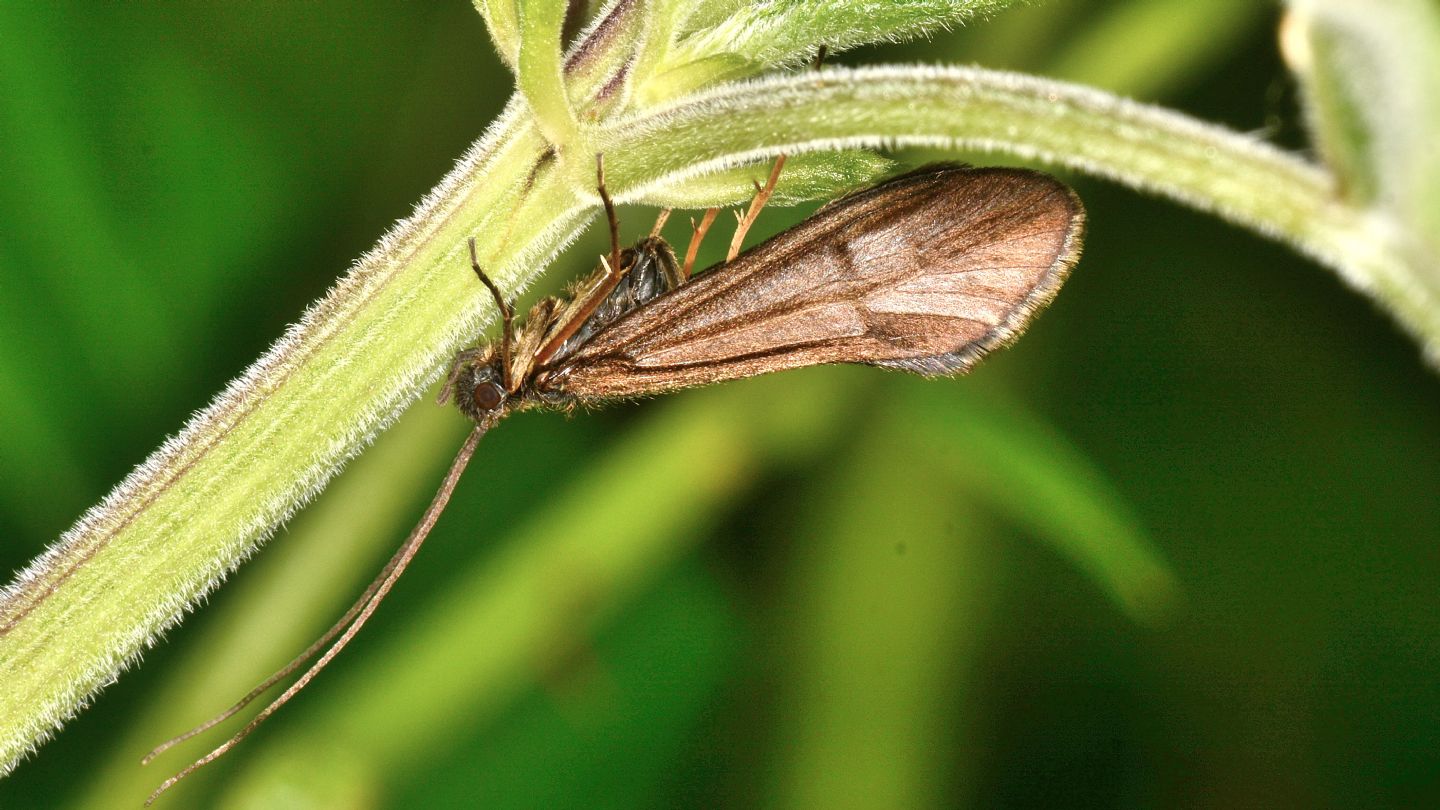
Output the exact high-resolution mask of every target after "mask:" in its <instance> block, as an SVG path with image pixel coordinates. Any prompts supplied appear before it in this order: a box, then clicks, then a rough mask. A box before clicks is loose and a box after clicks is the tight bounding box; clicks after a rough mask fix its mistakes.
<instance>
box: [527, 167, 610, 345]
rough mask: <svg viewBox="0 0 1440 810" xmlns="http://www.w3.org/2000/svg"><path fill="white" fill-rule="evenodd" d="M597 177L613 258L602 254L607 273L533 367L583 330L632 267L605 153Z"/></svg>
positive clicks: (555, 335)
mask: <svg viewBox="0 0 1440 810" xmlns="http://www.w3.org/2000/svg"><path fill="white" fill-rule="evenodd" d="M595 179H596V180H597V181H598V186H599V190H600V201H601V202H603V203H605V216H606V218H607V219H609V220H610V259H609V261H606V259H605V257H604V256H601V257H600V263H601V264H603V265H604V266H605V276H604V277H603V278H601V279H600V282H599V283H598V284H596V285H595V286H594V287H593V288H592V289H591V290H590V291H589V292H588V293H586V294H585V298H584V300H583V301H582V302H581V303H580V304H579V305H578V306H576V307H574V308H572V309H571V310H570V314H569V316H568V317H567V319H566V320H565V322H564V323H562V324H559V325H558V326H556V327H555V334H554V335H553V336H552V337H551V338H550V340H548V341H547V342H546V343H545V345H544V346H541V347H540V350H539V351H538V352H536V353H535V358H534V360H533V361H532V363H531V365H530V367H531V368H539V367H540V366H543V365H545V363H546V361H548V360H549V359H550V358H551V357H554V356H555V352H558V351H560V347H561V346H563V345H564V344H565V341H567V340H569V339H570V336H571V335H573V334H575V333H576V332H577V331H579V329H580V325H581V324H583V323H585V321H586V319H588V318H589V317H590V316H591V315H593V314H595V310H596V309H598V308H599V307H600V304H601V302H603V301H604V300H605V298H606V296H608V295H610V292H611V291H612V290H614V289H615V287H616V285H618V284H619V283H620V279H622V278H624V277H625V273H627V272H628V271H629V270H630V268H629V267H626V266H623V265H621V264H620V221H619V220H618V219H617V218H616V217H615V203H614V202H612V201H611V200H610V194H609V192H607V191H606V190H605V156H604V155H602V154H597V155H596V156H595Z"/></svg>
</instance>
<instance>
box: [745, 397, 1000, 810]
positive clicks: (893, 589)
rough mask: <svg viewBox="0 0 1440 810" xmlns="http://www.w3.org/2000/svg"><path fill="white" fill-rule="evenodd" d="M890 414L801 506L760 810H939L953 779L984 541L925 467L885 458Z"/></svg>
mask: <svg viewBox="0 0 1440 810" xmlns="http://www.w3.org/2000/svg"><path fill="white" fill-rule="evenodd" d="M894 410H895V408H894V407H893V406H886V407H883V408H882V409H881V411H882V414H883V415H881V416H880V417H879V418H878V419H875V420H872V421H871V423H870V429H868V430H866V431H865V432H864V433H863V434H861V435H863V436H864V438H863V440H862V441H861V442H860V443H859V445H858V447H856V449H855V451H854V452H853V453H852V454H851V455H850V457H849V458H848V459H846V461H845V462H844V463H843V464H842V465H841V466H840V467H839V468H838V469H836V470H834V471H833V472H832V473H831V474H830V475H827V476H825V477H824V478H821V479H819V480H818V481H816V482H815V483H814V484H813V485H812V486H810V487H808V488H807V489H809V491H810V492H809V494H810V497H807V498H805V499H804V500H803V503H805V504H807V505H808V509H806V510H805V514H804V515H803V516H802V518H801V521H800V525H802V526H804V527H805V528H803V529H802V530H801V531H800V532H799V533H798V536H797V537H795V538H794V540H793V541H792V542H794V543H795V545H796V548H794V549H793V551H792V552H791V557H792V559H793V560H794V562H795V564H794V565H793V566H792V570H793V574H792V578H793V580H794V581H793V582H791V583H788V585H787V588H786V594H787V596H786V602H785V607H784V610H783V613H782V615H783V616H784V617H785V619H786V620H787V625H788V626H787V627H786V628H785V637H784V638H783V639H782V640H781V641H780V642H779V643H778V644H777V645H776V646H777V649H783V650H784V654H783V656H781V657H780V659H779V660H780V661H782V662H783V661H788V662H790V665H789V667H786V668H784V669H782V670H781V671H780V675H781V676H782V677H784V685H783V687H782V689H783V690H784V691H783V693H782V695H781V696H780V699H781V700H782V701H783V702H784V705H785V706H786V707H787V708H786V710H785V712H784V714H783V715H782V717H781V718H780V724H779V729H778V731H777V733H776V734H775V742H774V749H773V751H772V754H771V755H772V756H773V757H774V758H775V759H776V760H777V765H776V775H775V776H772V777H769V778H767V779H766V780H765V781H766V782H769V783H770V784H769V785H767V787H769V788H770V789H771V790H773V791H774V793H775V795H774V796H773V797H772V800H771V801H767V802H764V803H762V804H764V805H766V806H774V807H781V808H815V807H851V806H861V807H941V806H946V804H947V802H946V797H948V796H951V795H953V792H954V790H955V789H956V788H957V787H958V786H959V783H963V782H964V781H965V778H966V777H965V772H964V771H965V763H958V764H957V763H954V762H952V761H951V760H950V759H948V758H947V756H946V753H947V748H948V745H947V743H949V742H951V741H952V740H954V739H956V738H957V737H958V736H959V732H958V731H957V730H956V726H955V722H954V719H955V717H956V716H957V714H959V713H960V711H961V710H962V707H961V706H960V705H958V704H960V703H961V702H963V699H964V695H965V693H966V687H967V685H968V681H967V680H966V678H965V677H964V675H965V673H966V672H967V670H968V669H969V667H968V666H967V663H968V662H970V661H971V660H973V656H974V655H975V654H976V652H977V648H978V646H979V643H980V639H981V637H982V636H983V634H984V632H985V627H986V623H985V621H984V620H983V614H984V613H985V612H986V610H987V608H988V605H989V603H990V600H991V599H992V598H993V596H994V582H993V581H992V580H991V579H990V578H991V577H993V576H994V573H993V570H992V567H991V565H990V564H989V560H988V559H987V554H986V549H988V548H991V546H990V545H989V544H986V543H984V542H982V536H983V527H984V521H983V520H982V521H977V520H975V518H974V515H973V514H971V512H972V510H971V509H970V508H968V504H967V503H966V501H965V499H964V498H963V497H961V498H958V499H957V498H956V497H955V496H954V491H953V487H951V486H950V483H949V482H948V481H947V480H946V479H945V477H944V476H942V475H937V474H936V473H935V470H934V469H933V468H932V465H931V464H930V463H929V462H930V459H928V458H927V459H922V460H920V461H919V462H918V463H917V461H916V459H915V458H914V457H913V456H910V455H908V454H906V453H904V452H903V451H902V452H897V448H898V447H900V446H903V445H907V444H908V439H909V438H910V433H911V430H912V427H911V426H910V425H909V424H908V423H907V422H905V421H904V420H902V419H897V418H895V414H894ZM812 474H813V473H812Z"/></svg>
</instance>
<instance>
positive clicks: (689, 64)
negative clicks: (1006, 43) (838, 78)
mask: <svg viewBox="0 0 1440 810" xmlns="http://www.w3.org/2000/svg"><path fill="white" fill-rule="evenodd" d="M1014 3H1015V0H911V2H904V3H896V2H893V0H858V1H857V0H760V2H753V3H748V4H745V5H741V6H739V7H738V8H737V9H736V11H735V12H734V13H733V14H731V15H730V16H729V17H727V18H726V19H724V20H721V21H719V22H716V23H715V24H713V25H711V26H709V27H707V28H704V29H702V30H698V31H694V32H693V33H691V34H689V35H688V36H686V37H684V38H683V39H682V40H681V41H680V42H677V43H676V44H675V45H674V46H673V47H671V48H670V50H669V53H668V54H667V57H666V59H665V60H664V61H663V62H662V63H661V64H660V65H659V66H658V67H657V68H656V70H655V75H654V77H653V78H651V77H648V76H647V77H644V79H643V81H644V84H643V85H642V86H641V87H640V89H639V91H638V94H637V99H638V101H639V102H640V103H641V104H652V103H655V102H657V101H662V100H665V99H669V98H674V97H675V96H678V95H680V94H681V93H685V92H689V91H691V90H694V89H696V88H699V87H703V86H706V85H710V84H714V83H716V82H719V81H728V80H733V79H741V78H745V77H747V76H753V75H755V74H757V73H760V72H762V71H765V70H768V69H773V68H779V67H787V66H793V65H797V64H800V63H802V62H806V61H809V60H810V59H813V58H814V56H815V53H816V51H817V50H818V49H819V48H820V47H821V46H824V47H825V48H827V49H828V50H830V51H832V52H840V51H844V50H849V49H851V48H854V47H857V46H860V45H868V44H872V43H877V42H899V41H901V40H905V39H911V38H913V37H916V36H920V35H922V34H926V33H930V32H933V31H937V30H942V29H946V28H949V27H951V26H953V25H955V24H956V23H958V22H960V21H962V20H966V19H970V18H972V17H975V16H977V15H980V14H986V13H990V12H993V11H996V10H999V9H1001V8H1004V7H1006V6H1010V5H1014Z"/></svg>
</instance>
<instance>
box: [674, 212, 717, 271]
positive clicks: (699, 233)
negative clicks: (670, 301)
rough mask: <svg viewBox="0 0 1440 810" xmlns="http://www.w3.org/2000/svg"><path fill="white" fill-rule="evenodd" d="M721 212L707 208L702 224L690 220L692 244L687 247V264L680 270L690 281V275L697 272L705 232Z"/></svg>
mask: <svg viewBox="0 0 1440 810" xmlns="http://www.w3.org/2000/svg"><path fill="white" fill-rule="evenodd" d="M718 213H720V209H719V208H707V209H705V216H703V217H701V218H700V224H699V225H696V224H695V220H693V219H692V220H690V246H689V247H688V248H686V249H685V266H684V267H683V268H682V269H681V270H680V278H681V279H683V280H685V281H689V280H690V276H691V275H692V274H693V273H694V272H695V256H696V254H698V253H699V252H700V243H701V242H703V241H705V234H706V233H707V232H708V231H709V230H710V226H711V225H712V224H714V222H715V215H716V214H718Z"/></svg>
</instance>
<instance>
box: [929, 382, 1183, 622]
mask: <svg viewBox="0 0 1440 810" xmlns="http://www.w3.org/2000/svg"><path fill="white" fill-rule="evenodd" d="M911 389H912V391H913V393H912V394H911V395H910V396H909V398H908V401H907V403H906V404H907V406H908V407H907V408H906V410H905V412H904V414H905V416H904V417H903V419H904V422H905V424H907V425H909V427H910V431H909V434H908V436H909V445H910V450H911V452H912V453H914V454H915V455H916V456H917V457H922V458H925V459H927V460H928V461H929V463H931V464H934V465H935V466H936V467H939V468H941V469H943V470H945V471H946V472H947V473H949V474H950V475H951V476H952V477H953V478H954V480H955V481H956V482H957V483H958V484H960V485H961V486H963V487H964V488H965V490H966V491H968V492H972V493H974V495H975V497H976V498H977V500H980V501H982V502H984V503H986V504H987V505H988V506H990V507H991V508H993V509H995V510H997V512H998V513H999V514H1000V515H1001V516H1003V517H1004V518H1005V519H1006V520H1007V521H1008V522H1010V523H1013V524H1014V525H1017V526H1020V527H1021V528H1024V529H1026V530H1028V531H1030V532H1032V533H1033V534H1034V535H1035V536H1036V537H1037V538H1039V539H1040V540H1042V541H1044V542H1046V543H1049V544H1050V545H1052V546H1054V547H1055V549H1056V550H1058V551H1059V552H1060V553H1062V554H1064V555H1065V556H1066V557H1069V558H1070V559H1071V560H1072V561H1073V562H1074V563H1075V564H1076V565H1077V566H1079V568H1080V569H1081V570H1082V571H1085V572H1086V573H1088V574H1089V575H1090V576H1091V578H1093V579H1094V580H1095V582H1096V584H1098V585H1099V586H1100V588H1101V589H1102V590H1104V591H1105V593H1106V594H1108V595H1109V596H1110V597H1111V598H1112V599H1113V600H1114V601H1115V603H1116V604H1117V605H1118V606H1119V607H1120V608H1121V609H1122V610H1124V611H1125V612H1126V614H1127V615H1129V616H1130V618H1132V619H1134V620H1136V621H1138V622H1142V623H1145V624H1152V625H1153V624H1156V623H1158V622H1160V621H1162V620H1163V619H1164V618H1165V617H1166V615H1167V613H1168V611H1169V610H1170V608H1171V607H1173V605H1174V603H1175V601H1176V600H1177V599H1178V597H1179V593H1180V589H1179V586H1178V585H1177V582H1176V579H1175V576H1174V574H1172V573H1171V571H1170V568H1169V566H1168V565H1167V564H1166V563H1165V561H1164V559H1163V557H1162V556H1161V555H1160V553H1159V551H1158V550H1156V549H1155V547H1154V545H1153V544H1152V542H1151V540H1150V538H1149V537H1148V536H1147V535H1146V532H1145V530H1144V528H1143V527H1142V526H1141V525H1140V523H1139V521H1138V520H1137V519H1136V518H1135V516H1134V514H1133V512H1132V511H1131V510H1130V509H1129V508H1128V506H1127V505H1126V504H1125V502H1124V500H1123V499H1122V497H1121V495H1120V493H1119V490H1118V488H1116V487H1115V486H1114V485H1113V484H1111V483H1110V482H1109V481H1108V480H1107V479H1106V476H1105V474H1104V472H1103V471H1102V470H1100V469H1099V468H1097V467H1096V466H1095V465H1094V464H1093V463H1091V462H1090V460H1089V459H1087V458H1086V457H1085V456H1084V455H1083V454H1082V453H1081V452H1080V451H1079V450H1077V449H1076V448H1075V447H1074V446H1073V445H1071V444H1070V443H1069V442H1068V441H1067V440H1066V439H1065V438H1064V437H1063V436H1061V435H1059V434H1058V433H1057V432H1056V431H1055V430H1054V429H1053V428H1051V427H1049V426H1048V425H1046V424H1044V423H1043V422H1042V421H1041V420H1040V419H1039V418H1038V417H1036V416H1035V415H1033V414H1031V413H1028V412H1027V410H1026V409H1025V407H1024V406H1023V405H1021V404H1019V403H1015V402H1000V403H995V402H990V401H987V400H986V399H985V398H984V397H982V396H981V395H980V394H979V393H978V391H977V389H976V388H975V387H974V386H955V387H953V388H947V389H945V390H944V391H935V390H933V389H929V388H925V389H917V388H916V387H914V386H912V387H911Z"/></svg>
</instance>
